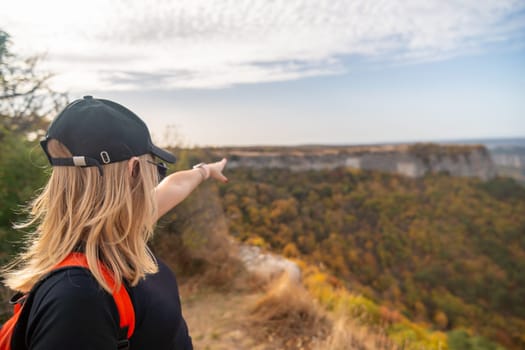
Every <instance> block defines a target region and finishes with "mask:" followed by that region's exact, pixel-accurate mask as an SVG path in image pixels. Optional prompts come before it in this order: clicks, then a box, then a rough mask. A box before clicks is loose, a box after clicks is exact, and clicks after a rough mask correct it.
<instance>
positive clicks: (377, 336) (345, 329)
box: [312, 316, 400, 350]
mask: <svg viewBox="0 0 525 350" xmlns="http://www.w3.org/2000/svg"><path fill="white" fill-rule="evenodd" d="M326 349H330V350H400V348H399V347H398V346H396V345H395V344H394V343H393V342H392V341H391V340H390V339H389V338H388V337H387V335H386V334H385V332H384V331H383V330H381V329H378V330H375V331H373V330H371V329H370V328H367V327H364V326H362V325H359V324H358V323H357V322H356V321H355V320H352V319H349V318H347V317H345V316H339V317H338V318H337V320H336V321H334V322H333V323H332V328H331V332H330V335H329V336H328V337H326V339H324V340H322V341H318V342H316V343H314V344H312V350H326Z"/></svg>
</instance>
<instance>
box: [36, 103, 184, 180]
mask: <svg viewBox="0 0 525 350" xmlns="http://www.w3.org/2000/svg"><path fill="white" fill-rule="evenodd" d="M50 139H55V140H57V141H60V142H61V143H62V144H63V145H64V146H66V147H67V149H68V150H69V151H70V152H71V153H72V155H73V156H72V157H69V158H53V157H51V155H50V154H49V152H48V150H47V142H48V141H49V140H50ZM40 144H41V146H42V148H43V150H44V152H45V153H46V155H47V158H48V159H49V162H50V163H51V165H53V166H79V167H90V166H96V167H98V169H99V171H100V173H101V175H102V174H103V171H102V165H105V164H110V163H115V162H121V161H124V160H128V159H130V158H131V157H135V156H140V155H143V154H148V153H150V154H152V155H154V156H157V157H159V158H160V159H162V160H164V161H166V162H168V163H175V160H176V158H175V156H174V155H173V154H171V153H170V152H167V151H165V150H163V149H161V148H159V147H157V146H155V145H154V144H153V142H152V141H151V136H150V133H149V130H148V127H147V126H146V124H145V123H144V122H143V121H142V119H140V118H139V117H138V116H137V115H136V114H135V113H133V112H132V111H130V110H129V109H127V108H126V107H124V106H122V105H120V104H118V103H116V102H113V101H110V100H104V99H97V98H93V97H92V96H84V97H83V98H82V99H78V100H76V101H73V102H71V103H70V104H69V105H68V106H67V107H66V108H64V110H63V111H62V112H60V113H59V114H58V116H57V117H56V118H55V119H54V120H53V121H52V122H51V125H50V126H49V129H48V130H47V134H46V137H45V139H44V140H42V141H41V142H40Z"/></svg>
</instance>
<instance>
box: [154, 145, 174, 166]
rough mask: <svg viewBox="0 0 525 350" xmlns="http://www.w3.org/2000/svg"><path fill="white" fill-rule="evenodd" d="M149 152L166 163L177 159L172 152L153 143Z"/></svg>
mask: <svg viewBox="0 0 525 350" xmlns="http://www.w3.org/2000/svg"><path fill="white" fill-rule="evenodd" d="M151 153H153V154H154V155H156V156H157V157H159V158H160V159H162V160H164V161H166V162H168V163H175V162H176V161H177V158H175V156H174V155H173V154H171V153H170V152H168V151H165V150H163V149H162V148H159V147H157V146H155V145H151Z"/></svg>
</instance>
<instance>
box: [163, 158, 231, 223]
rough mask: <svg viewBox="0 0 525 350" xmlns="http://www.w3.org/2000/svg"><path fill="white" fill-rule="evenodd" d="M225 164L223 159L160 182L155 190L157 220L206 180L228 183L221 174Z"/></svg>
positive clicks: (173, 175) (181, 172)
mask: <svg viewBox="0 0 525 350" xmlns="http://www.w3.org/2000/svg"><path fill="white" fill-rule="evenodd" d="M226 162H227V161H226V158H223V159H222V160H221V161H219V162H215V163H209V164H204V165H202V166H201V167H198V168H194V169H190V170H182V171H177V172H176V173H173V174H171V175H170V176H168V177H166V178H165V179H164V180H162V181H161V183H159V184H158V186H157V187H156V189H155V196H156V197H157V209H158V217H157V219H159V218H160V217H161V216H162V215H164V214H166V213H167V212H168V211H169V210H170V209H172V208H173V207H174V206H176V205H177V204H179V203H180V202H182V201H183V200H184V199H185V198H186V197H188V196H189V194H190V193H191V192H192V191H193V190H194V189H195V188H196V187H197V186H198V185H200V184H201V183H202V182H204V181H205V180H207V179H208V178H210V177H211V178H212V179H216V180H218V181H221V182H224V183H226V182H228V179H227V178H226V177H225V176H224V175H223V174H222V170H223V169H224V166H225V165H226Z"/></svg>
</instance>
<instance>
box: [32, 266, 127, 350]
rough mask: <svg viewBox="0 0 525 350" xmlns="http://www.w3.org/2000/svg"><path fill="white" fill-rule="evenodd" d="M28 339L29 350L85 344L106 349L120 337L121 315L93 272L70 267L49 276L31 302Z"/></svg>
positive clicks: (40, 284) (38, 287) (34, 292)
mask: <svg viewBox="0 0 525 350" xmlns="http://www.w3.org/2000/svg"><path fill="white" fill-rule="evenodd" d="M27 302H28V304H29V305H28V306H29V307H30V311H29V315H28V320H27V327H26V339H27V343H28V344H30V345H31V346H30V348H32V349H33V348H34V349H50V348H54V349H62V348H67V347H66V346H65V345H68V346H70V345H71V346H73V344H75V343H76V344H77V348H78V342H79V341H80V342H83V343H84V344H86V346H87V345H88V344H89V345H90V346H91V347H90V348H96V349H106V347H105V346H106V344H112V343H116V341H117V338H118V332H119V326H118V312H117V310H116V306H115V303H114V300H113V297H112V296H111V295H110V294H109V293H107V292H106V291H105V290H104V289H103V288H102V287H100V286H99V285H98V283H97V281H96V280H95V279H94V278H93V277H92V276H91V274H90V272H89V271H88V270H86V269H83V268H77V267H73V268H67V269H63V270H60V271H55V272H53V273H52V274H51V275H49V276H47V277H46V278H45V279H44V280H43V281H42V282H40V283H39V285H38V286H37V287H36V289H35V290H34V291H33V292H32V293H31V295H30V299H28V301H27Z"/></svg>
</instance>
